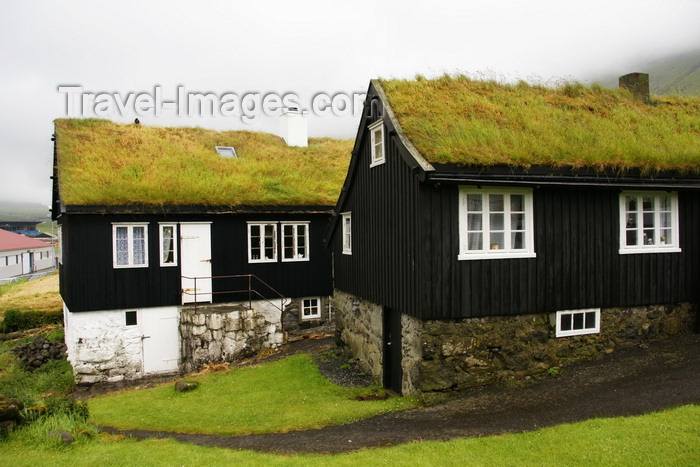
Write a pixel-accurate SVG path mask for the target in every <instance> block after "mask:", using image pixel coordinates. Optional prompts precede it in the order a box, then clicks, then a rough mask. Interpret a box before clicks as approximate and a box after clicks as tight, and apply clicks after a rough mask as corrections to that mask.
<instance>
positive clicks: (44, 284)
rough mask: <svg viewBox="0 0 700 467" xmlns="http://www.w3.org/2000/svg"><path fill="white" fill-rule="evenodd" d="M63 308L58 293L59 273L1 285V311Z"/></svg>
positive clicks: (56, 309) (54, 309)
mask: <svg viewBox="0 0 700 467" xmlns="http://www.w3.org/2000/svg"><path fill="white" fill-rule="evenodd" d="M62 308H63V304H62V302H61V295H60V294H59V293H58V274H50V275H48V276H44V277H41V278H39V279H34V280H31V281H26V280H24V281H20V282H17V283H12V284H4V285H2V286H0V313H4V312H5V311H7V310H9V309H16V310H19V311H58V310H61V309H62Z"/></svg>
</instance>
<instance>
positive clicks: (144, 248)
mask: <svg viewBox="0 0 700 467" xmlns="http://www.w3.org/2000/svg"><path fill="white" fill-rule="evenodd" d="M112 237H113V238H112V240H113V241H112V248H113V250H112V252H113V261H114V267H115V268H134V267H148V225H147V224H113V225H112Z"/></svg>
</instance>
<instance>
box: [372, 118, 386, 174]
mask: <svg viewBox="0 0 700 467" xmlns="http://www.w3.org/2000/svg"><path fill="white" fill-rule="evenodd" d="M369 134H370V140H371V143H370V144H371V153H372V161H371V162H370V165H369V166H370V167H374V166H377V165H380V164H383V163H384V162H386V157H385V155H384V122H383V121H382V120H377V121H376V122H374V123H373V124H371V125H370V126H369Z"/></svg>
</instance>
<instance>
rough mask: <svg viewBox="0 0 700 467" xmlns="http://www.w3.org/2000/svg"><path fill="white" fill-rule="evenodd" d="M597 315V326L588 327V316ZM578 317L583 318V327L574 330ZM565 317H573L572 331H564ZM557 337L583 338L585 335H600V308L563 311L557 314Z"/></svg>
mask: <svg viewBox="0 0 700 467" xmlns="http://www.w3.org/2000/svg"><path fill="white" fill-rule="evenodd" d="M587 313H595V315H594V316H595V326H592V327H591V326H589V327H586V314H587ZM576 315H582V316H583V323H582V324H583V326H581V327H578V328H574V324H575V323H574V320H575V318H574V317H575V316H576ZM565 316H571V329H567V330H562V325H561V324H562V319H563V318H564V317H565ZM556 323H557V327H556V337H569V336H582V335H585V334H598V333H600V308H585V309H581V310H561V311H557V313H556Z"/></svg>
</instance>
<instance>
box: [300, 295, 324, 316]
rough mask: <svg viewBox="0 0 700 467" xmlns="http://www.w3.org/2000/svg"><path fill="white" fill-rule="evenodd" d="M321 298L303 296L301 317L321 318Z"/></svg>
mask: <svg viewBox="0 0 700 467" xmlns="http://www.w3.org/2000/svg"><path fill="white" fill-rule="evenodd" d="M320 318H321V299H320V298H303V299H302V300H301V319H320Z"/></svg>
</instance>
